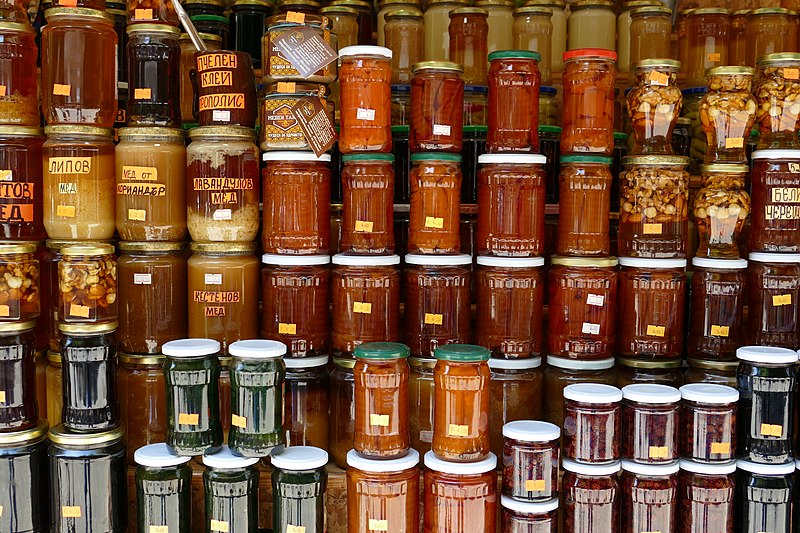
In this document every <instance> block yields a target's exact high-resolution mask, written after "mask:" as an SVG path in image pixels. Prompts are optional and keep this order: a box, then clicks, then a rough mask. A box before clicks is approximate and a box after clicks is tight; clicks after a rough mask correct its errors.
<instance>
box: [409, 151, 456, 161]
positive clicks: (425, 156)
mask: <svg viewBox="0 0 800 533" xmlns="http://www.w3.org/2000/svg"><path fill="white" fill-rule="evenodd" d="M409 160H410V161H411V162H412V163H424V162H426V161H448V162H453V163H461V154H450V153H447V152H417V153H416V154H411V157H410V158H409Z"/></svg>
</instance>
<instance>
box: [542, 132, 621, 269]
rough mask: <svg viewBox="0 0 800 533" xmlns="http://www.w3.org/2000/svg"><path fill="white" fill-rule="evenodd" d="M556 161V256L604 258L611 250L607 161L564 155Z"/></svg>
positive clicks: (585, 156)
mask: <svg viewBox="0 0 800 533" xmlns="http://www.w3.org/2000/svg"><path fill="white" fill-rule="evenodd" d="M562 150H563V145H562ZM560 160H561V172H560V173H559V175H558V195H559V217H558V220H559V224H558V241H557V245H556V250H557V253H558V254H559V255H582V256H587V255H595V256H606V255H608V254H609V252H610V250H611V242H610V240H609V232H608V229H609V218H610V214H609V212H610V209H611V207H610V206H611V182H612V179H613V178H612V176H611V166H610V165H611V158H610V157H603V156H596V155H565V156H561V159H560Z"/></svg>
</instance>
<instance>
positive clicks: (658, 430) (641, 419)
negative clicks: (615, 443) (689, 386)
mask: <svg viewBox="0 0 800 533" xmlns="http://www.w3.org/2000/svg"><path fill="white" fill-rule="evenodd" d="M679 419H680V411H679V407H678V404H677V403H670V404H646V403H642V402H634V401H630V400H624V401H623V402H622V432H623V433H622V449H621V453H622V457H625V458H626V459H630V460H633V461H636V462H639V463H653V464H663V463H671V462H673V461H675V460H677V459H678V457H680V450H679V448H678V428H679V424H680V420H679Z"/></svg>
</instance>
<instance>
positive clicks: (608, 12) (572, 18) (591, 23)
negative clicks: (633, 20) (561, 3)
mask: <svg viewBox="0 0 800 533" xmlns="http://www.w3.org/2000/svg"><path fill="white" fill-rule="evenodd" d="M568 24H569V29H568V31H567V36H568V41H567V50H570V51H572V50H578V49H581V48H597V49H602V50H614V48H615V45H616V43H615V41H616V36H617V15H616V14H615V13H614V3H613V2H610V1H606V0H579V1H578V2H575V3H573V4H570V14H569V19H568ZM564 61H565V62H568V61H569V59H567V58H564Z"/></svg>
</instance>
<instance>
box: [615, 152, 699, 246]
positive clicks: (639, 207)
mask: <svg viewBox="0 0 800 533" xmlns="http://www.w3.org/2000/svg"><path fill="white" fill-rule="evenodd" d="M623 165H624V167H625V169H624V170H623V171H622V172H621V173H620V177H619V181H620V219H619V233H618V235H617V241H618V247H619V254H620V255H621V256H630V257H648V258H675V257H685V255H686V241H687V235H688V229H689V222H688V220H689V219H688V211H689V209H688V203H689V173H688V172H687V167H688V166H689V160H688V159H687V158H685V157H681V156H656V155H649V156H629V157H625V158H624V159H623Z"/></svg>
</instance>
